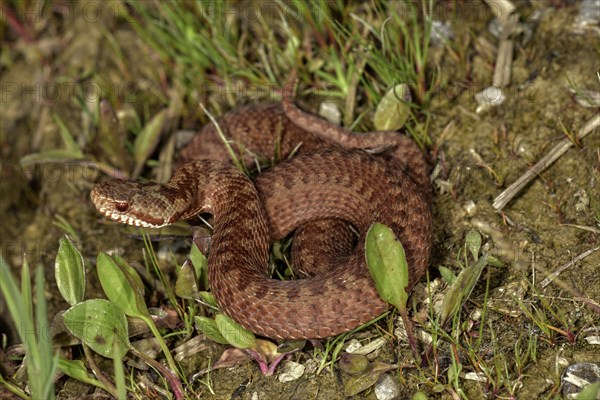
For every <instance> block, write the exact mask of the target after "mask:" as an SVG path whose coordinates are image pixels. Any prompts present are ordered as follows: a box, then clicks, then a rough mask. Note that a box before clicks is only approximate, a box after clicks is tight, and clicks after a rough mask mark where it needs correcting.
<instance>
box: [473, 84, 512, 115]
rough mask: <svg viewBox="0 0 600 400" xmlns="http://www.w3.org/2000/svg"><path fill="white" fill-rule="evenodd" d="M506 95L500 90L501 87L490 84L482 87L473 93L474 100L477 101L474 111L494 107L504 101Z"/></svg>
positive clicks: (482, 110)
mask: <svg viewBox="0 0 600 400" xmlns="http://www.w3.org/2000/svg"><path fill="white" fill-rule="evenodd" d="M504 100H506V96H505V95H504V93H503V92H502V89H500V88H499V87H496V86H490V87H487V88H485V89H483V90H482V91H481V92H479V93H477V94H476V95H475V101H476V102H477V109H476V110H475V112H476V113H481V112H484V111H487V110H488V109H489V108H491V107H496V106H499V105H501V104H502V103H504Z"/></svg>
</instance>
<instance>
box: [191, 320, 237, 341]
mask: <svg viewBox="0 0 600 400" xmlns="http://www.w3.org/2000/svg"><path fill="white" fill-rule="evenodd" d="M194 321H195V322H196V327H197V328H198V329H199V330H200V331H201V332H202V333H204V334H205V335H206V337H207V338H209V339H210V340H212V341H213V342H217V343H221V344H229V342H228V341H227V340H226V339H225V338H224V337H223V335H221V333H220V332H219V328H217V323H216V322H215V320H214V319H212V318H207V317H201V316H195V317H194Z"/></svg>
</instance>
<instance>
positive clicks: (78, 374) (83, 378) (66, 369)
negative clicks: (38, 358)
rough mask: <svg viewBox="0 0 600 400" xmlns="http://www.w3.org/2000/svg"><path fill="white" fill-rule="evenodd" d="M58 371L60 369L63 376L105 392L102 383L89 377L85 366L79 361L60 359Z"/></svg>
mask: <svg viewBox="0 0 600 400" xmlns="http://www.w3.org/2000/svg"><path fill="white" fill-rule="evenodd" d="M58 369H60V371H61V372H62V373H63V374H65V375H67V376H70V377H71V378H73V379H77V380H78V381H80V382H83V383H87V384H88V385H94V386H97V387H99V388H101V389H104V390H106V387H105V386H104V384H103V383H102V382H100V381H99V380H96V379H94V378H92V377H91V376H90V374H89V373H88V370H87V368H86V367H85V364H84V363H83V361H81V360H65V359H63V358H61V359H59V360H58Z"/></svg>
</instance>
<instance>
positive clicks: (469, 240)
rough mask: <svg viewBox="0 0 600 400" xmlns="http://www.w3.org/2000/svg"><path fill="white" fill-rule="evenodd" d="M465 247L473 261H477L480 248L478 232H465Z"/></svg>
mask: <svg viewBox="0 0 600 400" xmlns="http://www.w3.org/2000/svg"><path fill="white" fill-rule="evenodd" d="M465 245H466V246H467V249H469V252H470V253H471V255H472V256H473V258H474V259H475V261H477V260H478V259H479V249H480V248H481V235H480V234H479V232H477V231H474V230H470V231H469V232H467V236H466V237H465Z"/></svg>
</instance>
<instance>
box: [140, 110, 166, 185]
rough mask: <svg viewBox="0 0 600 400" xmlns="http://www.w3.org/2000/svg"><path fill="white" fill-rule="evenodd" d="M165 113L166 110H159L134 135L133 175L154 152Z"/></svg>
mask: <svg viewBox="0 0 600 400" xmlns="http://www.w3.org/2000/svg"><path fill="white" fill-rule="evenodd" d="M166 115H167V110H166V109H164V110H161V111H160V112H159V113H158V114H156V115H155V116H154V117H153V118H152V119H151V120H150V122H148V123H147V124H146V126H144V128H143V129H142V130H141V131H140V132H139V133H138V135H137V136H136V138H135V142H134V143H133V156H134V158H135V173H134V175H137V174H138V173H139V172H140V171H141V170H142V167H143V166H144V163H145V162H146V160H147V159H148V157H150V155H151V154H152V153H153V152H154V149H156V145H157V144H158V141H159V139H160V134H161V131H162V127H163V124H164V122H165V116H166Z"/></svg>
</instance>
